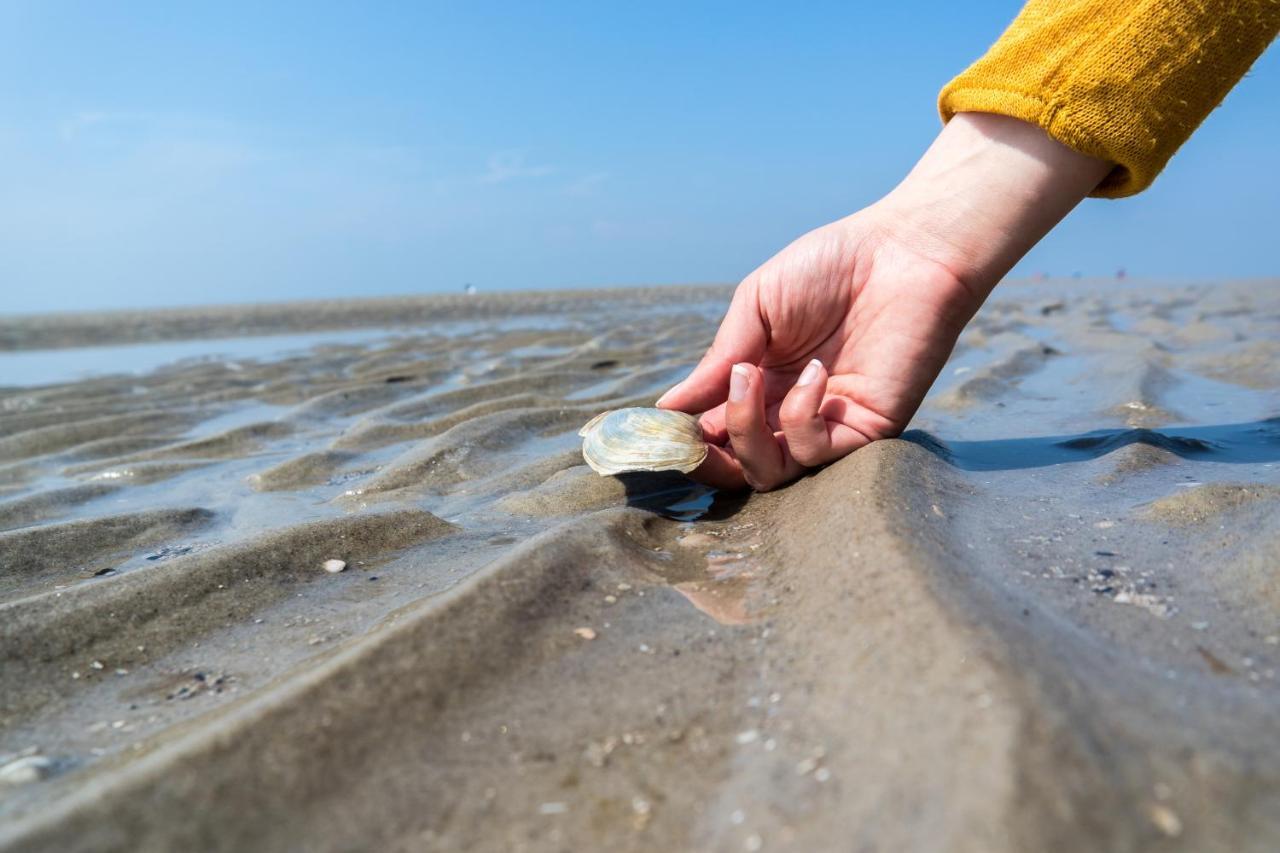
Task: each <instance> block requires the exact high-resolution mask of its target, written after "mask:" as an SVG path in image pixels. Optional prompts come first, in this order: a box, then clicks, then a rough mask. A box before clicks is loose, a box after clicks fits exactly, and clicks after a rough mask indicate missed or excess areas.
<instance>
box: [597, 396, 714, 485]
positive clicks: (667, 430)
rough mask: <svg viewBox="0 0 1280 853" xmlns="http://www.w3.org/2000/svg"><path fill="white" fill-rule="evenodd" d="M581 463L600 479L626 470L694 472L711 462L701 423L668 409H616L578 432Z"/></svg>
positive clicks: (605, 413)
mask: <svg viewBox="0 0 1280 853" xmlns="http://www.w3.org/2000/svg"><path fill="white" fill-rule="evenodd" d="M578 435H580V436H582V458H583V459H585V460H586V462H587V464H588V465H590V466H591V469H592V470H593V471H595V472H596V473H597V474H600V475H601V476H608V475H610V474H622V473H625V472H627V471H680V472H682V473H685V474H687V473H689V472H690V471H692V470H693V469H694V468H697V467H698V466H699V465H701V464H702V460H704V459H706V458H707V444H706V442H704V441H703V440H702V427H700V426H698V419H697V418H695V417H693V416H692V415H686V414H685V413H684V412H672V411H668V410H666V409H639V408H635V409H614V410H613V411H609V412H604V413H602V414H599V415H596V416H595V417H594V418H592V419H591V420H590V421H588V422H587V424H586V426H584V427H583V428H582V429H580V430H578Z"/></svg>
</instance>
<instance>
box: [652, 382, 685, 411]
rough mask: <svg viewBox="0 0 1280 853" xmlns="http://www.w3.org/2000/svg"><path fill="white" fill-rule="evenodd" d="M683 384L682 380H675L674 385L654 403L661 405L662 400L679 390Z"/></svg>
mask: <svg viewBox="0 0 1280 853" xmlns="http://www.w3.org/2000/svg"><path fill="white" fill-rule="evenodd" d="M683 384H684V383H683V382H677V383H676V384H675V385H672V386H671V387H670V388H668V389H667V393H665V394H663V395H662V396H661V397H659V398H658V402H657V404H656V405H659V406H661V405H662V403H663V401H664V400H666V399H667V398H668V397H670V396H671V395H672V394H674V393H676V392H677V391H679V390H680V386H681V385H683Z"/></svg>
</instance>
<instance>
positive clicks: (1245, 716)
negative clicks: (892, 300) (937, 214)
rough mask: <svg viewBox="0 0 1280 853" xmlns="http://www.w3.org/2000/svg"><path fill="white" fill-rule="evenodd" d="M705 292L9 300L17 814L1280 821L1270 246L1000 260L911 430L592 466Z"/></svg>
mask: <svg viewBox="0 0 1280 853" xmlns="http://www.w3.org/2000/svg"><path fill="white" fill-rule="evenodd" d="M729 295H730V291H729V290H728V289H726V288H671V289H655V290H634V291H613V292H578V293H572V294H532V295H513V296H501V295H492V296H482V297H468V298H462V297H458V298H453V297H450V298H422V299H405V300H369V301H364V302H352V303H307V304H300V305H292V306H257V307H252V308H217V309H184V310H175V311H167V312H133V313H128V314H119V315H100V316H94V317H91V316H75V315H72V316H67V315H62V316H49V317H22V318H0V347H2V348H3V352H0V366H3V367H2V368H0V369H3V370H5V371H6V372H5V373H3V374H0V386H3V388H2V389H0V849H2V850H12V851H19V850H21V851H28V850H30V851H36V850H50V851H52V850H58V851H66V850H70V851H75V850H85V851H88V850H94V851H97V850H172V849H202V850H203V849H207V850H254V849H263V850H266V849H271V850H277V849H284V850H289V849H296V850H351V849H384V850H422V849H432V850H529V851H538V850H595V849H617V850H636V851H646V850H710V851H720V850H724V851H738V850H827V849H858V850H863V849H865V850H872V849H884V850H921V851H924V850H929V851H933V850H957V851H970V850H973V851H979V850H980V851H1004V850H1008V851H1015V850H1028V849H1036V850H1079V849H1091V850H1148V849H1149V850H1187V851H1192V850H1194V851H1201V850H1210V851H1212V850H1274V849H1276V848H1277V847H1280V682H1278V681H1277V675H1276V672H1277V670H1278V669H1280V580H1278V578H1280V574H1278V573H1277V570H1276V568H1275V567H1276V566H1277V565H1280V525H1278V524H1277V522H1276V519H1277V518H1278V517H1280V514H1278V510H1280V467H1278V466H1280V420H1276V419H1275V418H1276V416H1278V415H1280V387H1278V386H1277V383H1280V374H1277V372H1276V371H1275V368H1274V359H1273V358H1272V357H1271V355H1272V354H1274V353H1275V352H1276V351H1277V349H1280V282H1257V281H1254V282H1243V283H1231V282H1221V283H1204V284H1180V285H1169V284H1162V283H1159V282H1124V283H1117V282H1088V281H1082V282H1081V281H1071V282H1053V281H1049V282H1037V283H1034V284H1031V283H1018V282H1009V283H1007V284H1005V285H1003V286H1002V287H1001V289H1000V291H999V292H998V293H997V295H996V297H995V299H993V300H992V302H991V303H990V304H988V306H987V307H986V308H984V310H983V311H982V312H981V313H980V314H979V316H978V317H977V319H976V320H975V321H974V323H973V324H972V325H971V326H970V328H969V329H968V330H967V331H966V332H965V334H964V335H963V336H962V338H961V341H960V344H959V346H958V347H957V349H956V352H955V354H954V356H953V357H952V359H951V362H950V363H949V364H948V365H947V367H946V369H945V370H944V372H943V375H942V376H941V377H940V379H939V381H938V383H937V384H936V386H935V388H934V389H933V391H932V392H931V394H930V397H929V399H928V400H927V401H926V403H925V405H924V407H923V408H922V409H921V411H920V413H919V414H918V416H917V418H916V420H915V421H914V423H913V424H912V429H911V430H910V431H909V432H908V433H906V434H905V435H904V436H903V437H902V438H901V439H897V440H892V441H884V442H879V443H877V444H875V445H873V446H871V447H869V448H867V449H865V450H862V451H859V452H858V453H855V454H854V455H852V456H851V457H849V458H847V459H845V460H842V461H841V462H839V463H836V464H834V465H832V466H829V467H828V468H826V469H824V470H822V471H819V472H816V473H814V474H812V475H810V476H808V477H806V478H804V479H803V480H801V481H799V482H797V483H795V484H793V485H791V486H790V487H788V488H785V489H781V490H779V491H777V492H774V493H770V494H764V495H752V496H744V495H732V494H723V493H720V494H717V493H714V492H712V491H709V490H707V489H704V488H701V487H697V486H694V485H692V484H690V483H689V482H688V481H686V480H684V479H683V478H681V477H678V476H665V475H654V476H648V475H633V476H628V477H624V478H601V477H598V476H596V475H595V474H594V473H592V472H591V471H589V470H588V469H587V468H586V467H585V466H584V465H583V464H582V461H581V457H580V456H579V454H578V438H577V436H576V430H577V428H578V427H579V426H580V425H581V424H582V423H583V422H585V421H586V420H587V419H589V418H590V417H591V416H592V415H594V414H596V413H597V412H599V411H601V410H603V409H606V408H614V407H618V406H623V405H645V404H649V403H651V402H652V401H653V400H654V399H656V397H657V396H658V395H659V394H660V393H661V391H663V390H665V388H666V387H668V386H669V385H670V384H671V383H672V382H674V381H675V380H677V379H679V378H681V377H682V376H683V375H684V374H685V372H686V371H687V370H688V369H689V367H690V366H691V365H692V364H693V363H694V362H695V361H696V360H697V358H698V357H699V355H700V354H701V352H702V351H703V349H704V348H705V347H706V345H707V344H708V342H709V341H710V339H711V336H712V335H713V334H714V331H715V328H716V324H717V321H718V319H719V317H720V315H721V314H722V312H723V310H724V308H725V306H726V305H727V301H728V298H729ZM77 345H79V346H77ZM165 348H168V349H165Z"/></svg>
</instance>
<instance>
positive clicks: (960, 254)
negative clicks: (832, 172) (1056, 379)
mask: <svg viewBox="0 0 1280 853" xmlns="http://www.w3.org/2000/svg"><path fill="white" fill-rule="evenodd" d="M1109 169H1110V166H1109V164H1106V163H1104V162H1103V161H1100V160H1095V159H1093V158H1090V157H1086V156H1085V155H1083V154H1079V153H1077V152H1075V151H1073V150H1071V149H1069V148H1066V147H1065V146H1063V145H1061V144H1060V143H1058V142H1055V141H1054V140H1052V139H1050V138H1049V137H1048V136H1047V135H1045V134H1044V133H1043V132H1042V131H1040V130H1039V129H1038V128H1036V127H1034V126H1033V125H1029V124H1025V123H1023V122H1020V121H1016V120H1014V119H1009V118H1005V117H1003V116H994V115H984V114H978V113H962V114H960V115H957V116H956V117H955V118H954V119H952V121H951V122H950V124H948V125H947V127H946V128H945V129H944V130H943V132H942V134H941V135H940V136H939V138H938V140H937V142H935V143H934V145H933V147H931V148H930V149H929V151H928V152H927V153H926V154H925V156H924V157H923V158H922V159H921V161H920V163H919V164H918V165H917V166H916V168H915V169H913V170H912V172H911V174H910V175H909V176H908V177H907V179H906V180H904V181H903V183H902V184H901V185H900V186H899V187H898V188H896V189H895V190H894V191H893V192H892V193H890V194H889V195H888V196H886V197H885V198H884V199H882V200H881V201H879V202H877V203H876V204H874V205H872V206H871V207H868V208H866V209H864V210H862V211H860V212H858V213H855V214H854V215H852V216H850V217H847V218H846V219H842V220H840V221H838V222H835V223H832V224H830V225H827V226H825V227H823V228H819V229H818V230H816V231H813V232H811V233H809V234H807V235H805V236H804V237H801V238H800V239H799V240H797V241H796V242H794V243H792V244H791V245H790V246H788V247H787V248H786V249H784V250H783V251H782V252H780V253H779V254H778V255H776V256H775V257H774V258H772V259H771V260H769V261H768V262H767V263H765V264H764V265H763V266H762V267H760V268H759V269H757V270H756V271H755V272H753V273H751V275H749V276H747V278H746V279H745V280H743V282H742V283H741V284H740V285H739V286H738V289H737V291H736V292H735V294H734V298H733V302H732V304H731V305H730V307H729V311H728V314H727V315H726V316H725V319H724V321H723V322H722V323H721V326H720V330H719V332H718V333H717V335H716V338H715V342H714V343H713V344H712V346H711V348H710V349H709V350H708V351H707V353H706V355H705V356H704V357H703V359H702V361H701V362H700V363H699V364H698V366H697V367H696V368H695V369H694V371H693V373H692V374H691V375H690V376H689V378H687V379H686V380H684V381H683V382H681V383H680V384H679V385H677V386H676V387H674V388H672V389H671V390H670V391H668V392H667V393H666V394H665V395H664V396H663V397H662V399H660V400H659V401H658V405H659V406H661V407H663V408H669V409H678V410H681V411H687V412H691V413H697V412H705V414H703V416H702V421H701V422H702V429H703V434H704V437H705V438H706V440H707V442H708V444H709V445H710V448H709V452H708V455H707V460H706V461H705V462H704V463H703V464H702V466H701V467H700V468H698V470H697V471H695V472H694V473H693V475H692V476H693V477H694V478H695V479H698V480H701V481H702V482H705V483H709V484H711V485H716V486H720V487H722V488H733V487H741V486H744V485H747V486H751V487H752V488H755V489H759V490H768V489H772V488H775V487H777V486H779V485H781V484H783V483H786V482H789V481H790V480H793V479H795V478H796V477H798V476H800V475H801V474H802V473H803V472H804V471H805V469H806V468H810V467H813V466H817V465H822V464H825V463H827V462H830V461H832V460H834V459H838V458H840V457H841V456H844V455H846V454H848V453H851V452H852V451H854V450H857V449H858V448H859V447H862V446H864V445H866V444H868V443H870V442H872V441H875V440H877V439H881V438H888V437H891V436H895V435H897V434H899V433H900V432H902V430H903V429H905V428H906V426H907V423H908V422H909V421H910V420H911V417H912V416H913V415H914V414H915V412H916V409H917V408H918V407H919V406H920V402H921V401H922V400H923V399H924V395H925V393H926V392H927V391H928V390H929V387H930V386H931V385H932V384H933V381H934V380H935V379H936V378H937V376H938V373H939V371H940V370H941V369H942V366H943V365H944V364H945V363H946V360H947V357H948V356H949V355H950V353H951V350H952V348H953V347H954V345H955V341H956V338H957V337H958V336H959V334H960V331H961V330H962V329H963V328H964V325H965V324H966V323H967V322H968V321H969V320H970V318H972V316H973V314H974V313H975V312H976V311H977V310H978V308H979V307H980V306H981V304H982V302H983V300H984V299H985V298H986V297H987V295H988V294H989V293H990V292H991V289H992V288H993V287H994V286H995V284H996V282H998V281H999V279H1000V277H1001V276H1003V275H1004V274H1005V273H1006V272H1007V271H1008V270H1009V268H1011V267H1012V266H1013V264H1014V263H1016V262H1017V260H1018V259H1019V258H1021V257H1022V255H1023V254H1025V253H1026V251H1027V250H1028V249H1030V248H1031V246H1033V245H1034V244H1035V243H1036V242H1037V241H1038V240H1039V239H1040V238H1041V237H1042V236H1044V234H1045V233H1047V232H1048V231H1049V229H1050V228H1052V227H1053V226H1054V225H1055V224H1056V223H1057V222H1058V221H1059V220H1060V219H1061V218H1062V217H1063V216H1065V215H1066V214H1067V213H1068V212H1069V211H1070V210H1071V208H1072V207H1074V206H1075V204H1077V203H1078V202H1079V201H1080V200H1081V199H1082V198H1083V197H1084V196H1085V195H1086V194H1087V193H1088V192H1089V191H1090V190H1091V189H1093V187H1095V186H1096V185H1097V184H1098V182H1099V181H1101V180H1102V178H1103V177H1104V176H1105V175H1106V173H1107V171H1108V170H1109Z"/></svg>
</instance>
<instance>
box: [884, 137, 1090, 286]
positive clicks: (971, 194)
mask: <svg viewBox="0 0 1280 853" xmlns="http://www.w3.org/2000/svg"><path fill="white" fill-rule="evenodd" d="M1111 168H1112V167H1111V164H1109V163H1106V162H1105V161H1102V160H1098V159H1095V158H1093V157H1089V156H1087V155H1084V154H1081V153H1079V152H1078V151H1075V150H1073V149H1071V148H1068V147H1067V146H1065V145H1063V144H1062V143H1060V142H1058V141H1057V140H1055V139H1052V138H1051V137H1049V136H1048V135H1047V134H1046V133H1045V132H1044V131H1042V130H1041V129H1040V128H1038V127H1036V126H1035V125H1032V124H1028V123H1026V122H1022V121H1019V120H1017V119H1012V118H1008V117H1006V116H1000V115H992V114H987V113H959V114H957V115H956V116H955V117H954V118H953V119H952V120H951V121H950V122H949V123H948V124H947V126H946V127H945V128H943V130H942V132H941V133H940V134H939V135H938V138H937V139H936V140H935V141H934V143H933V145H931V146H930V148H929V150H928V151H926V152H925V154H924V156H923V157H921V158H920V161H919V162H918V163H917V164H916V166H915V168H913V169H912V170H911V172H910V174H908V175H907V177H906V178H905V179H904V180H903V181H902V183H901V184H899V185H898V186H897V187H896V188H895V189H894V190H893V191H892V192H890V193H889V195H887V196H886V197H885V198H884V199H882V200H881V202H880V203H879V206H881V207H882V209H883V211H884V213H885V214H886V215H887V216H888V217H889V219H890V221H891V222H893V223H894V232H895V235H897V236H899V237H900V239H905V241H906V242H907V243H908V247H909V248H910V249H912V250H913V251H915V252H917V253H919V254H921V255H923V256H924V257H927V258H929V259H931V260H933V261H935V262H937V263H939V264H941V265H943V266H944V267H945V268H947V269H948V270H949V271H951V273H952V274H953V275H955V276H956V278H957V279H959V280H960V281H961V282H963V283H964V284H965V286H966V287H967V288H969V289H970V290H971V291H972V292H973V293H974V294H975V295H976V296H977V297H978V298H979V299H984V298H985V297H986V296H987V295H988V294H989V293H990V292H991V290H992V288H994V287H995V286H996V284H997V283H998V282H999V281H1000V279H1001V278H1002V277H1003V276H1004V275H1005V274H1006V273H1008V271H1009V270H1010V269H1011V268H1012V267H1013V265H1014V264H1016V263H1017V262H1018V261H1019V260H1020V259H1021V258H1022V256H1023V255H1025V254H1026V253H1027V251H1029V250H1030V249H1031V247H1032V246H1034V245H1035V244H1036V243H1037V242H1039V240H1040V239H1041V238H1042V237H1044V235H1045V234H1047V233H1048V232H1049V231H1050V229H1052V228H1053V227H1054V226H1055V225H1057V224H1058V222H1060V221H1061V220H1062V219H1063V217H1065V216H1066V215H1067V214H1068V213H1069V212H1071V210H1072V208H1074V207H1075V206H1076V205H1077V204H1079V203H1080V201H1081V200H1082V199H1084V197H1085V196H1086V195H1088V194H1089V192H1090V191H1092V190H1093V189H1094V188H1095V187H1096V186H1097V185H1098V183H1099V182H1101V181H1102V179H1103V178H1104V177H1105V176H1106V175H1107V173H1108V172H1109V171H1110V170H1111ZM902 235H906V236H905V238H903V237H902Z"/></svg>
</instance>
